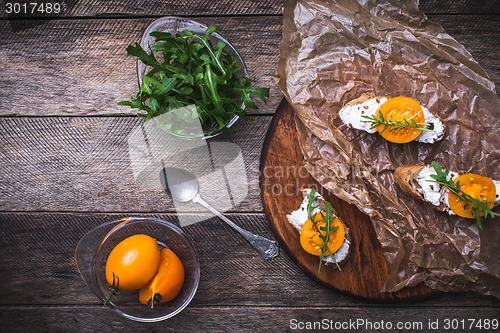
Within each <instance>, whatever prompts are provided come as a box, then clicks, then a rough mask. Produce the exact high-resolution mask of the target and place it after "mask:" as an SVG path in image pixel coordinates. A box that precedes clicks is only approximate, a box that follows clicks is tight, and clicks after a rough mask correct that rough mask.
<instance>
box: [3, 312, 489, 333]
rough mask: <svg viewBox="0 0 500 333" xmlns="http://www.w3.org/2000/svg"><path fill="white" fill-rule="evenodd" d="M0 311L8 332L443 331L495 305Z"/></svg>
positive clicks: (481, 315)
mask: <svg viewBox="0 0 500 333" xmlns="http://www.w3.org/2000/svg"><path fill="white" fill-rule="evenodd" d="M0 311H1V312H0V319H1V321H2V323H3V324H5V325H8V326H6V327H9V332H26V331H31V330H34V331H40V330H41V331H51V332H59V331H60V332H65V331H67V330H68V324H69V323H71V331H72V332H117V331H126V332H142V331H144V332H294V331H298V330H300V331H303V330H304V331H306V332H311V331H314V332H317V331H322V330H325V331H326V332H341V331H344V330H346V331H348V332H374V331H377V332H403V331H404V332H433V331H435V332H444V331H446V330H447V329H445V328H446V327H447V326H446V325H447V324H448V325H451V322H450V320H452V319H457V321H459V325H460V326H458V327H459V328H458V329H452V328H451V326H449V327H450V328H448V330H450V331H453V332H482V331H483V330H484V331H486V332H490V331H494V330H493V329H492V327H491V320H492V319H495V318H496V319H498V308H481V311H480V312H478V311H477V308H468V307H464V308H450V307H442V308H433V307H430V308H419V309H411V311H408V309H405V308H401V307H398V308H394V307H389V308H372V307H361V308H358V307H355V308H351V307H338V308H337V307H325V308H302V307H258V308H253V307H251V308H248V307H241V306H236V307H227V306H222V307H203V308H198V307H187V308H186V309H184V311H183V312H181V313H180V314H178V315H177V316H175V317H173V318H170V319H168V320H166V321H163V322H158V323H151V324H144V323H139V322H134V321H131V320H128V319H125V318H123V317H120V316H119V315H118V314H117V313H114V312H113V311H112V310H109V309H103V308H102V307H99V306H62V307H20V308H16V307H13V308H3V307H0ZM469 318H470V319H475V320H476V323H477V322H478V319H482V323H484V320H485V319H489V320H490V321H489V323H490V324H489V325H490V326H489V327H490V329H489V330H485V329H484V328H483V329H482V330H481V329H477V328H475V327H474V326H473V327H472V329H471V328H470V326H469V325H470V324H471V322H470V321H468V319H469ZM446 320H448V322H447V321H446ZM461 320H464V325H465V328H464V329H462V326H461V325H462V322H460V321H461ZM431 323H432V325H435V324H437V325H438V326H437V328H436V329H434V327H436V326H429V325H431ZM455 324H456V323H455ZM313 325H316V326H313ZM322 325H323V326H322ZM398 325H402V326H401V327H400V326H398ZM389 327H390V329H389ZM483 327H484V326H483ZM398 328H399V329H398Z"/></svg>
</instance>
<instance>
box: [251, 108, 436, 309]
mask: <svg viewBox="0 0 500 333" xmlns="http://www.w3.org/2000/svg"><path fill="white" fill-rule="evenodd" d="M311 186H314V187H315V188H317V189H319V192H320V193H321V194H322V195H323V196H324V198H325V199H326V200H327V201H329V202H330V203H331V204H332V207H333V208H334V209H335V210H336V211H337V213H338V215H339V217H340V219H341V220H342V221H344V223H345V224H346V225H347V227H348V228H349V230H350V235H351V254H350V258H349V259H348V261H347V262H346V263H345V264H344V265H343V266H342V267H341V271H339V270H338V269H337V268H336V266H323V267H322V268H321V275H320V276H319V278H318V276H317V273H318V265H319V257H316V256H313V255H310V254H308V253H307V252H305V251H304V250H303V249H302V247H301V246H300V242H299V234H298V232H297V230H296V229H294V228H293V227H292V225H291V224H290V223H289V222H288V221H287V218H286V215H287V214H289V213H290V212H292V211H294V210H296V209H297V208H298V207H299V206H300V204H301V202H302V200H303V196H302V194H301V191H300V190H301V188H308V187H311ZM260 188H261V196H262V203H263V205H264V211H265V213H266V216H267V219H268V221H269V224H270V226H271V229H272V230H273V232H274V235H275V236H276V238H277V239H278V241H279V243H280V245H281V246H282V247H283V248H284V249H285V251H286V252H287V253H288V255H289V256H290V257H291V258H292V260H293V261H294V262H295V263H297V265H298V266H299V267H300V268H301V269H302V270H303V271H304V272H305V273H306V274H308V275H309V276H310V277H312V278H313V279H314V280H316V281H318V282H320V283H322V284H323V285H325V286H327V287H330V288H332V289H335V290H338V291H340V292H344V293H347V294H350V295H353V296H356V297H361V298H365V299H370V300H377V301H391V300H404V299H416V298H424V297H428V296H431V295H435V294H437V293H438V292H437V291H434V290H432V289H430V288H429V287H426V286H425V285H423V284H420V285H418V286H416V287H412V288H404V289H402V290H400V291H398V292H395V293H387V292H380V289H381V287H382V284H383V283H384V281H385V280H386V278H387V276H388V273H389V265H388V263H387V261H386V260H385V257H384V255H383V253H382V247H381V245H380V243H379V241H378V240H377V236H376V234H375V230H374V228H373V225H372V223H371V221H370V219H369V218H368V216H366V215H364V214H363V213H361V212H360V211H359V210H358V209H357V208H356V206H354V205H350V204H348V203H346V202H344V201H342V200H340V199H338V198H337V197H335V196H333V195H332V194H330V193H328V192H327V191H326V190H325V189H323V188H321V186H320V185H319V184H318V183H317V182H316V181H315V180H314V179H313V178H312V177H311V176H310V175H309V174H308V173H307V171H306V169H305V167H304V158H303V156H302V152H301V150H300V146H299V142H298V136H297V130H296V128H295V120H294V114H293V110H292V109H291V107H290V106H289V105H288V103H287V102H286V101H285V99H283V102H281V104H280V105H279V106H278V110H277V112H276V113H275V115H274V117H273V120H272V122H271V125H270V127H269V130H268V132H267V135H266V139H265V141H264V146H263V149H262V155H261V160H260Z"/></svg>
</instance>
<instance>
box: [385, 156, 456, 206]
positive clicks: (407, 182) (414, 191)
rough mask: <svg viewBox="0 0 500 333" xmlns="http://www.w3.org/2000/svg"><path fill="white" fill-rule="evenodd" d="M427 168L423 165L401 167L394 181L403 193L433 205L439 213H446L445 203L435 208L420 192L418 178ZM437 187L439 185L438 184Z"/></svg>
mask: <svg viewBox="0 0 500 333" xmlns="http://www.w3.org/2000/svg"><path fill="white" fill-rule="evenodd" d="M425 167H426V165H423V164H420V165H417V164H414V165H401V166H400V167H398V168H397V169H396V171H395V172H394V180H395V181H396V184H398V185H399V187H400V188H401V190H403V192H405V193H406V194H408V195H410V196H412V197H414V198H416V199H418V200H420V201H422V202H425V203H427V204H429V205H431V206H432V207H433V208H435V209H437V210H439V211H445V210H446V208H447V206H446V205H445V204H444V203H440V205H439V206H435V205H433V204H432V203H430V202H428V201H426V200H425V198H424V196H423V195H422V193H420V192H419V190H420V189H421V187H420V185H419V184H418V182H417V177H418V175H419V173H420V171H422V170H423V169H424V168H425ZM436 186H438V185H437V184H436Z"/></svg>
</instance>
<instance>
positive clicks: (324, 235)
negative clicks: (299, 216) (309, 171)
mask: <svg viewBox="0 0 500 333" xmlns="http://www.w3.org/2000/svg"><path fill="white" fill-rule="evenodd" d="M315 200H316V190H315V189H314V188H313V189H311V192H310V193H309V195H308V196H307V217H308V218H309V219H310V220H311V221H312V222H313V225H314V227H315V228H316V231H317V232H318V236H319V238H320V239H321V240H322V241H323V246H321V256H320V258H319V267H318V278H319V273H320V272H321V264H322V263H323V258H324V257H325V255H330V257H331V258H332V259H333V262H334V263H335V265H337V269H338V270H339V271H340V270H341V269H340V266H339V264H338V263H337V260H335V257H334V256H333V253H331V252H330V249H329V248H328V241H329V239H330V234H331V233H332V232H335V231H337V230H338V229H339V227H338V226H337V227H334V228H332V226H331V224H332V222H333V220H335V218H336V216H334V215H333V213H332V206H331V205H330V203H329V202H326V203H325V214H323V213H322V212H319V214H321V216H322V217H323V220H324V221H325V222H326V224H325V226H324V227H319V228H318V226H317V225H316V223H314V219H315V218H316V214H318V213H315V214H314V215H313V213H312V212H313V210H314V209H315V208H316V207H315V206H313V203H314V201H315Z"/></svg>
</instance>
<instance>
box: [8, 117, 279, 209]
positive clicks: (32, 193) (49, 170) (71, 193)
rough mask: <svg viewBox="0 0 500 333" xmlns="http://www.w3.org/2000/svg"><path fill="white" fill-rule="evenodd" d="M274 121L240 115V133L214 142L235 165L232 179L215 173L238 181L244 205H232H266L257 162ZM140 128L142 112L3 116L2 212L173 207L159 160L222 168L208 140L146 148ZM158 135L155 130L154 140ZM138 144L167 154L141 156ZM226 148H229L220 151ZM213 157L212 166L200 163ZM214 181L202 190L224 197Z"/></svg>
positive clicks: (220, 157) (224, 158)
mask: <svg viewBox="0 0 500 333" xmlns="http://www.w3.org/2000/svg"><path fill="white" fill-rule="evenodd" d="M270 120H271V117H270V116H264V117H257V119H256V120H254V121H251V120H239V121H238V122H237V123H236V124H235V127H234V128H235V129H237V130H238V132H237V133H235V134H232V133H228V134H222V135H220V136H218V137H216V138H213V139H211V140H210V148H211V155H210V156H211V158H212V159H213V160H214V162H216V161H219V163H223V164H227V163H229V162H231V163H233V164H232V166H231V167H229V169H228V168H225V169H227V170H225V172H226V176H227V177H230V178H231V179H230V180H229V179H228V180H220V179H219V178H217V179H215V178H212V180H214V179H215V180H216V181H217V182H220V183H221V184H226V183H227V184H232V185H235V186H236V185H237V186H238V187H237V188H233V189H232V191H231V193H232V195H235V194H237V195H238V198H239V199H238V198H235V199H234V200H235V201H241V203H239V204H237V203H236V202H235V203H234V204H233V205H231V206H235V207H233V208H230V209H231V210H232V211H241V212H244V211H262V204H261V202H260V192H259V186H258V177H259V165H258V163H259V156H260V152H261V149H262V143H263V140H264V136H265V133H266V131H267V128H268V126H269V123H270ZM141 126H144V120H143V119H142V118H138V117H69V118H68V117H49V118H0V142H1V145H0V165H2V168H0V194H1V195H0V211H94V212H121V211H134V212H167V211H170V212H172V211H173V209H174V206H173V203H172V200H171V199H170V197H169V196H168V195H167V194H166V193H165V192H164V191H163V190H162V189H161V187H160V182H159V176H158V175H159V172H160V170H161V166H160V165H159V164H158V161H165V163H166V164H167V165H169V166H174V161H175V166H177V167H186V168H188V170H191V171H192V172H196V171H199V173H198V175H200V174H204V175H206V174H207V173H209V171H210V172H215V171H217V170H219V171H220V170H221V169H220V167H218V166H216V165H214V166H212V165H211V164H210V163H211V162H210V160H209V157H208V156H207V155H206V154H205V153H207V151H204V150H202V149H203V147H206V146H205V144H204V142H203V145H202V148H201V149H199V150H198V148H197V149H192V148H190V147H186V146H185V145H186V144H187V143H185V144H184V146H182V147H181V148H176V146H175V145H177V144H178V142H177V141H168V142H167V143H165V142H160V141H159V140H157V141H158V142H156V143H152V142H150V143H149V144H150V146H149V148H147V147H144V146H141V145H142V144H143V143H144V141H143V140H144V136H142V133H143V132H142V128H143V127H141ZM137 131H138V132H137ZM158 131H159V132H157V133H163V132H162V131H161V130H159V129H158ZM137 133H139V135H138V136H137V135H136V134H137ZM154 137H155V135H151V134H148V140H153V138H154ZM162 139H163V138H162ZM171 142H173V143H171ZM134 145H137V147H138V149H140V150H141V151H142V150H144V151H145V152H146V153H147V154H149V153H151V152H152V153H154V154H156V155H158V156H159V155H160V154H161V155H162V156H160V157H154V158H150V157H144V156H142V155H138V154H137V149H136V148H135V146H134ZM194 145H197V144H196V143H194ZM224 145H226V146H227V145H229V148H228V149H226V148H224V147H225V146H224ZM223 146H224V147H223ZM220 147H223V151H219V150H217V151H216V149H219V148H220ZM155 163H156V164H155ZM187 163H189V165H187ZM207 163H208V164H210V165H209V166H208V169H206V170H204V169H203V170H198V169H197V168H202V167H203V166H204V165H207ZM210 168H211V169H210ZM142 169H144V171H141V173H139V172H138V171H139V170H142ZM214 175H215V174H214ZM214 177H215V176H214ZM205 179H208V178H205ZM210 182H211V180H210V179H208V180H206V181H205V185H203V183H202V184H201V185H200V186H201V189H200V190H201V191H202V193H204V195H208V196H209V197H208V198H207V199H210V195H212V198H215V199H214V200H215V201H217V196H215V197H214V196H213V195H218V194H219V193H223V192H217V189H216V188H215V189H214V188H212V187H211V186H210V187H209V185H208V184H209V183H210ZM224 190H225V189H224ZM214 191H215V192H214ZM224 193H225V192H224ZM221 195H222V194H221ZM234 200H233V201H234ZM224 207H226V206H224ZM224 209H229V207H226V208H224Z"/></svg>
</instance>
